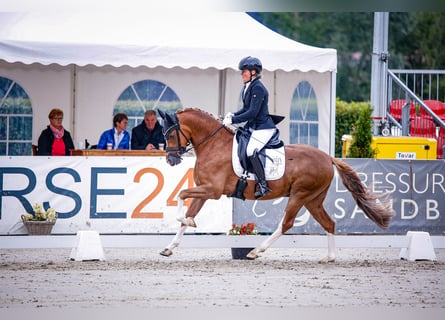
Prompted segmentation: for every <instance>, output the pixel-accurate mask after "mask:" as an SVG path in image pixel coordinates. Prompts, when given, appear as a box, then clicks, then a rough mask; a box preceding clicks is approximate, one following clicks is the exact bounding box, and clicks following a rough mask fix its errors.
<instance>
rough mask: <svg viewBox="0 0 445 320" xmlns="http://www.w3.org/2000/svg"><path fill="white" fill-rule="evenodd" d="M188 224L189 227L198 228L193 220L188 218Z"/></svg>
mask: <svg viewBox="0 0 445 320" xmlns="http://www.w3.org/2000/svg"><path fill="white" fill-rule="evenodd" d="M187 223H188V226H189V227H192V228H196V223H195V220H194V219H193V218H187Z"/></svg>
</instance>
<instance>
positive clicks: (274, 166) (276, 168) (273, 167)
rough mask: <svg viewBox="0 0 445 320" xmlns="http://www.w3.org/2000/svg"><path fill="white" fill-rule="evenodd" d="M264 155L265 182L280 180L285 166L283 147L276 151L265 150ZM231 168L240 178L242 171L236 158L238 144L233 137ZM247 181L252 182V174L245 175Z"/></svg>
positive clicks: (253, 176)
mask: <svg viewBox="0 0 445 320" xmlns="http://www.w3.org/2000/svg"><path fill="white" fill-rule="evenodd" d="M266 155H267V157H266V168H265V169H264V172H265V173H266V180H278V179H280V178H281V177H282V176H283V174H284V169H285V164H286V161H285V158H284V146H283V147H281V148H278V149H267V150H266ZM232 166H233V171H235V174H236V175H237V176H238V177H241V176H242V175H243V172H244V170H243V167H242V166H241V163H240V161H239V157H238V142H237V141H236V136H235V137H233V148H232ZM247 179H248V180H254V179H255V175H254V174H253V173H249V174H248V175H247Z"/></svg>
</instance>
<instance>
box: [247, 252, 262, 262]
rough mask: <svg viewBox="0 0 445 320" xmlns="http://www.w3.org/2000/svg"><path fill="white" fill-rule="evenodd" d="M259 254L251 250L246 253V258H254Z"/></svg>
mask: <svg viewBox="0 0 445 320" xmlns="http://www.w3.org/2000/svg"><path fill="white" fill-rule="evenodd" d="M258 257H259V256H258V255H257V254H256V253H255V252H253V251H250V252H249V253H248V254H247V255H246V258H247V259H248V260H255V259H257V258H258Z"/></svg>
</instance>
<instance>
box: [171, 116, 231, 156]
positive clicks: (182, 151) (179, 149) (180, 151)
mask: <svg viewBox="0 0 445 320" xmlns="http://www.w3.org/2000/svg"><path fill="white" fill-rule="evenodd" d="M222 128H224V125H223V124H221V126H219V127H218V128H217V129H216V130H214V131H213V132H212V133H210V134H209V135H208V136H207V137H205V138H204V139H203V140H202V141H200V142H199V143H197V144H195V145H194V144H193V143H192V141H191V140H190V139H189V138H188V137H187V136H186V135H185V133H184V132H183V131H182V129H181V126H180V125H179V122H178V123H175V124H174V125H172V126H171V127H170V128H168V130H167V131H166V132H165V133H164V137H167V136H168V134H169V133H170V132H171V131H173V130H175V131H176V137H177V141H178V146H177V147H167V148H166V151H167V152H169V151H176V152H177V154H178V155H179V156H181V155H183V154H186V153H188V152H190V151H192V150H193V149H196V148H198V147H199V146H200V145H201V144H203V143H204V142H206V141H207V140H209V139H211V138H212V137H214V136H215V135H216V134H217V133H218V132H219V131H220V130H221V129H222ZM179 133H181V135H182V136H183V137H184V138H185V140H186V141H187V144H186V145H185V146H182V144H181V139H180V136H179ZM190 145H192V146H191V147H190V148H187V147H188V146H190Z"/></svg>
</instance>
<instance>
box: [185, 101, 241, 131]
mask: <svg viewBox="0 0 445 320" xmlns="http://www.w3.org/2000/svg"><path fill="white" fill-rule="evenodd" d="M191 111H196V112H198V113H199V114H200V115H201V116H208V117H210V118H212V119H214V120H217V121H218V122H221V120H220V119H219V118H218V117H216V116H215V115H214V114H212V113H209V112H207V111H205V110H202V109H200V108H197V107H187V108H184V109H180V110H177V111H176V114H181V113H185V112H191ZM224 129H226V130H227V131H229V132H231V133H233V134H234V133H235V130H234V129H232V128H231V127H225V128H224Z"/></svg>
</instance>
